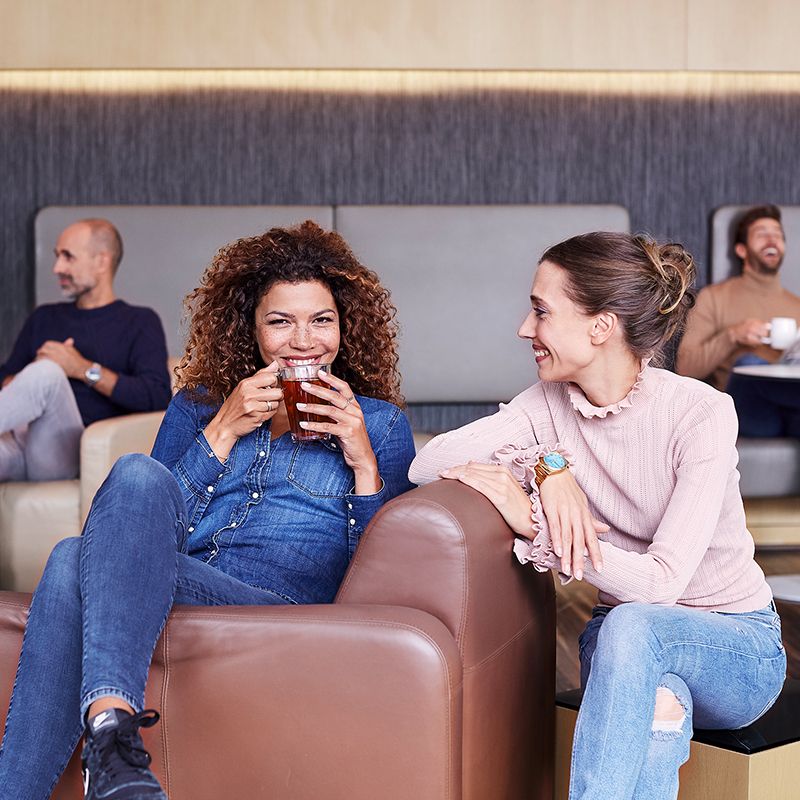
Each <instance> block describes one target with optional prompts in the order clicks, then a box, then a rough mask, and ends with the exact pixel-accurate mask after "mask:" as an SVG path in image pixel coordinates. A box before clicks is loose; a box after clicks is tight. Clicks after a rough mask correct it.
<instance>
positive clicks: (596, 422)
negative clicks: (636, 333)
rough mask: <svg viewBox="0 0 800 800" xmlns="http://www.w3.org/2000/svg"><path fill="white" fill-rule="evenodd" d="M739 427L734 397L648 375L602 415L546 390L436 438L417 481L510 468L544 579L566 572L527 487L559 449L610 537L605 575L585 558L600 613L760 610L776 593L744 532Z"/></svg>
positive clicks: (527, 551)
mask: <svg viewBox="0 0 800 800" xmlns="http://www.w3.org/2000/svg"><path fill="white" fill-rule="evenodd" d="M737 427H738V424H737V419H736V412H735V411H734V408H733V403H732V401H731V399H730V397H728V395H725V394H722V393H720V392H718V391H716V390H715V389H712V388H711V387H710V386H707V385H706V384H704V383H701V382H699V381H696V380H694V379H692V378H684V377H681V376H678V375H675V374H673V373H671V372H667V371H666V370H661V369H655V368H652V367H647V366H646V367H645V368H644V369H643V370H642V372H641V373H640V375H639V379H638V380H637V382H636V384H635V385H634V387H633V389H632V390H631V392H630V394H628V396H627V397H626V398H625V399H624V400H622V401H620V402H619V403H616V404H614V405H612V406H608V407H605V408H597V407H595V406H593V405H592V404H591V403H590V402H589V400H588V399H587V398H586V396H585V395H584V394H583V393H582V392H581V390H580V389H579V388H578V387H577V386H576V385H575V384H568V383H547V382H540V383H537V384H535V385H534V386H531V387H530V388H529V389H527V390H525V391H524V392H522V394H520V395H518V396H517V397H515V398H514V399H513V400H512V401H511V402H510V403H508V404H507V405H503V404H501V406H500V410H499V411H498V413H496V414H494V415H493V416H491V417H486V418H484V419H481V420H478V421H477V422H473V423H471V424H469V425H466V426H465V427H463V428H460V429H458V430H455V431H451V432H450V433H444V434H442V435H441V436H437V437H436V438H435V439H433V440H432V441H431V442H429V443H428V444H427V445H426V446H425V447H424V448H423V449H422V450H421V451H420V453H419V454H418V455H417V457H416V458H415V459H414V462H413V463H412V465H411V470H410V472H409V477H410V479H411V480H412V481H413V482H414V483H418V484H422V483H428V482H430V481H432V480H435V479H436V478H438V477H439V473H440V472H441V471H442V470H443V469H446V468H447V467H451V466H455V465H457V464H463V463H466V462H467V461H469V460H474V461H483V462H492V461H493V462H495V463H504V464H507V465H508V466H509V467H510V468H511V469H512V472H513V473H514V475H515V477H517V479H518V480H520V482H521V483H522V484H523V486H524V488H525V489H526V490H527V491H530V492H531V503H532V528H533V534H532V535H533V536H534V541H533V542H531V541H529V540H524V539H518V540H517V543H516V544H515V547H514V550H515V552H516V553H517V555H518V557H519V558H520V560H521V561H523V562H525V561H531V562H533V565H534V567H536V568H537V569H539V570H545V569H552V568H558V566H559V562H558V559H556V557H555V555H554V554H553V552H552V548H551V547H550V537H549V532H548V529H547V521H546V519H545V516H544V514H543V512H542V510H541V508H540V506H539V501H538V492H537V490H536V485H535V483H533V484H532V481H531V479H532V477H533V464H534V463H535V462H536V460H537V459H538V457H539V455H540V454H542V453H545V452H549V451H550V450H554V449H558V450H559V451H560V452H562V453H565V454H567V455H568V456H569V458H570V461H571V464H572V467H571V469H572V473H573V475H574V476H575V479H576V480H577V482H578V484H579V485H580V487H581V488H582V489H583V491H584V492H585V493H586V495H587V497H588V499H589V506H590V510H591V513H592V515H593V516H595V517H596V518H597V519H599V520H601V521H602V522H605V523H606V524H608V525H610V526H611V530H610V531H609V532H608V533H605V534H602V535H601V539H602V541H601V543H600V548H601V551H602V554H603V565H604V566H603V570H602V572H599V573H598V572H596V571H595V570H594V569H593V568H592V566H591V563H590V561H589V559H588V558H587V559H586V563H585V568H584V578H585V580H587V581H588V582H589V583H591V584H593V585H595V586H596V587H597V588H598V589H599V590H600V595H599V599H600V602H601V603H604V604H607V605H616V604H618V603H621V602H631V601H639V602H645V603H659V604H663V605H673V604H680V605H684V606H692V607H694V608H700V609H707V610H714V611H736V612H744V611H753V610H755V609H758V608H763V607H764V606H766V605H767V604H768V603H769V602H770V600H771V599H772V593H771V591H770V588H769V586H768V585H767V583H766V581H765V580H764V574H763V572H762V571H761V569H760V567H759V566H758V565H757V564H756V563H755V561H754V560H753V551H754V546H753V539H752V537H751V536H750V534H749V532H748V531H747V528H746V527H745V517H744V509H743V507H742V498H741V495H740V494H739V473H738V472H737V470H736V464H737V459H738V456H737V453H736V447H735V443H736V432H737ZM531 484H532V485H531ZM562 580H565V576H562Z"/></svg>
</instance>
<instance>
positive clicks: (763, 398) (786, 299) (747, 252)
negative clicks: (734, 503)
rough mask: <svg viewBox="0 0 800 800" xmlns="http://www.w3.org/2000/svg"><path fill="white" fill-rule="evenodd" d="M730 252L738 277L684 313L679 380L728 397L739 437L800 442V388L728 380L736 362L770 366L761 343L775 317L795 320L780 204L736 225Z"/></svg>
mask: <svg viewBox="0 0 800 800" xmlns="http://www.w3.org/2000/svg"><path fill="white" fill-rule="evenodd" d="M734 251H735V253H736V255H737V256H738V257H739V258H740V259H741V260H742V274H741V275H738V276H736V277H734V278H729V279H728V280H725V281H722V282H721V283H717V284H713V285H711V286H706V287H705V288H704V289H703V290H702V291H701V292H700V293H699V295H698V297H697V304H696V306H695V307H694V309H693V310H692V312H691V313H690V315H689V319H688V322H687V326H686V333H685V335H684V337H683V340H682V341H681V344H680V347H679V348H678V356H677V362H676V369H677V372H679V373H680V374H681V375H688V376H690V377H693V378H701V379H705V378H709V379H710V380H711V382H712V383H713V385H714V386H716V387H717V388H718V389H720V390H722V391H728V392H730V394H731V395H732V396H733V399H734V402H735V404H736V410H737V412H738V414H739V426H740V434H741V435H743V436H786V435H789V436H800V386H798V385H797V384H794V383H782V382H779V381H766V380H762V379H743V378H741V376H733V378H732V376H731V369H732V367H733V366H734V364H737V363H740V362H742V360H743V359H744V362H746V363H751V364H752V363H772V362H775V361H777V360H778V359H779V358H780V356H781V351H780V350H775V349H774V348H772V347H770V346H769V345H767V344H764V343H763V341H762V340H763V339H764V337H767V336H768V335H769V320H770V319H772V318H773V317H793V318H794V319H796V320H800V297H798V296H797V295H795V294H792V292H790V291H789V290H788V289H785V288H783V286H781V282H780V274H779V272H780V267H781V264H782V263H783V256H784V252H785V240H784V235H783V226H782V224H781V212H780V209H779V208H778V207H777V206H774V205H765V206H756V207H754V208H751V209H749V210H748V211H747V212H745V214H744V215H743V216H742V217H741V219H740V220H739V223H738V225H737V227H736V233H735V244H734Z"/></svg>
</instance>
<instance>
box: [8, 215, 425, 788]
mask: <svg viewBox="0 0 800 800" xmlns="http://www.w3.org/2000/svg"><path fill="white" fill-rule="evenodd" d="M187 306H188V309H189V311H190V313H191V325H190V330H189V338H188V345H187V351H186V354H185V356H184V357H183V360H182V361H181V364H180V367H179V370H178V373H179V391H178V393H177V394H176V396H175V397H174V398H173V400H172V403H171V404H170V406H169V408H168V409H167V413H166V416H165V418H164V422H163V423H162V426H161V429H160V430H159V434H158V438H157V439H156V443H155V446H154V448H153V454H152V458H149V457H147V456H141V455H130V456H124V457H123V458H121V459H120V460H119V461H118V462H117V463H116V464H115V466H114V468H113V469H112V471H111V474H110V475H109V477H108V479H107V480H106V482H105V483H104V484H103V486H102V487H101V488H100V490H99V491H98V493H97V495H96V497H95V500H94V503H93V504H92V509H91V511H90V513H89V516H88V518H87V520H86V524H85V526H84V530H83V535H82V536H81V537H79V538H72V539H65V540H64V541H62V542H60V543H59V544H58V545H57V546H56V547H55V548H54V550H53V553H52V554H51V556H50V559H49V561H48V563H47V567H46V568H45V571H44V575H43V576H42V580H41V582H40V583H39V586H38V588H37V590H36V592H35V594H34V597H33V602H32V605H31V612H30V617H29V621H28V625H27V629H26V633H25V639H24V643H23V648H22V653H21V655H20V661H19V667H18V670H17V680H16V683H15V687H14V692H13V698H12V703H11V706H10V708H9V713H8V717H7V721H6V731H5V735H4V739H3V746H2V750H0V787H2V789H1V790H0V794H2V796H3V797H9V798H11V797H13V798H15V800H45V798H48V797H49V796H50V792H51V790H52V788H53V786H54V785H55V783H56V781H57V779H58V776H59V775H60V774H61V772H62V771H63V769H64V767H65V765H66V764H67V761H68V760H69V757H70V755H71V753H72V751H73V750H74V748H75V746H76V744H77V743H78V741H79V739H80V738H81V736H82V735H83V734H85V736H86V742H85V745H84V748H83V757H82V763H83V770H84V781H85V785H86V789H85V792H86V794H85V796H86V797H87V798H92V799H93V800H99V799H100V798H103V799H104V800H105V799H106V798H108V800H139V799H140V798H142V799H144V798H158V799H161V800H166V795H165V794H164V792H163V789H162V788H161V786H160V785H159V783H158V781H157V779H156V778H155V776H154V775H153V773H152V772H151V770H150V769H149V762H150V757H149V755H148V754H147V753H146V751H145V750H144V747H143V745H142V740H141V738H140V736H139V732H138V730H139V728H140V727H149V726H151V725H153V724H154V723H155V722H156V721H157V719H158V714H157V713H156V712H155V711H143V710H142V709H143V703H144V688H145V683H146V680H147V674H148V670H149V666H150V659H151V658H152V654H153V650H154V648H155V644H156V641H157V639H158V637H159V635H160V633H161V629H162V627H163V625H164V623H165V622H166V619H167V616H168V614H169V611H170V609H171V608H172V606H173V605H174V604H176V603H184V604H190V605H269V604H281V603H327V602H330V601H332V600H333V598H334V595H335V593H336V590H337V588H338V586H339V583H340V581H341V579H342V577H343V575H344V572H345V569H346V567H347V564H348V562H349V560H350V558H351V557H352V555H353V552H354V550H355V547H356V545H357V543H358V540H359V538H360V536H361V533H362V532H363V530H364V528H365V527H366V526H367V524H368V523H369V521H370V519H371V518H372V516H373V515H374V514H375V512H376V511H377V510H378V508H379V507H380V506H381V505H382V504H383V503H385V502H386V501H387V500H390V499H391V498H392V497H395V496H396V495H398V494H400V493H401V492H404V491H406V490H407V489H410V488H411V484H410V483H409V482H408V478H407V472H408V467H409V464H410V462H411V460H412V458H413V456H414V445H413V439H412V436H411V431H410V428H409V425H408V422H407V421H406V418H405V416H404V415H403V413H402V412H401V411H400V408H399V407H398V406H399V404H400V403H401V402H402V398H401V397H400V392H399V376H398V373H397V369H396V363H397V355H396V350H395V336H396V328H395V324H394V322H393V317H394V308H393V306H392V305H391V303H390V301H389V296H388V293H387V292H386V290H385V289H383V288H382V287H381V285H380V283H379V281H378V278H377V276H376V275H375V273H373V272H371V271H370V270H368V269H366V268H365V267H364V266H362V265H361V264H360V263H359V262H358V261H357V260H356V258H355V257H354V255H353V254H352V252H351V251H350V249H349V248H348V246H347V245H346V244H345V242H344V241H343V239H342V238H341V237H340V236H338V235H337V234H335V233H329V232H325V231H323V230H322V229H321V228H320V227H319V226H317V225H316V224H314V223H313V222H305V223H303V224H302V225H300V226H297V227H295V228H288V229H282V228H273V229H272V230H270V231H268V232H267V233H265V234H264V235H262V236H256V237H253V238H250V239H241V240H239V241H237V242H234V243H233V244H230V245H228V246H227V247H225V248H223V249H222V250H221V251H220V252H219V253H218V254H217V257H216V258H215V260H214V262H213V263H212V264H211V266H210V267H209V269H208V270H207V272H206V274H205V275H204V277H203V280H202V283H201V285H200V287H199V288H198V289H196V290H195V291H194V292H193V293H192V294H191V295H189V297H188V298H187ZM311 363H314V364H325V365H326V366H328V367H329V368H328V369H327V370H325V371H322V372H321V373H320V375H321V376H323V380H324V381H325V383H326V386H325V387H317V386H314V385H312V384H307V385H306V386H307V390H308V392H309V394H313V395H315V396H316V397H318V398H320V400H321V401H322V402H321V403H319V404H316V403H313V404H312V403H309V404H307V405H306V407H305V409H304V410H306V411H307V412H309V413H311V414H317V415H320V416H323V417H324V418H325V421H322V422H315V423H308V424H307V425H306V426H305V427H306V428H307V429H308V430H313V431H318V432H321V433H326V434H330V435H331V436H330V438H328V439H326V440H319V441H312V442H300V441H294V440H293V438H292V437H291V436H290V435H289V423H288V418H287V414H286V407H285V405H284V403H283V394H282V391H281V388H280V385H279V381H278V376H277V372H278V370H279V369H280V368H282V367H289V366H293V365H299V364H311ZM323 403H325V404H323Z"/></svg>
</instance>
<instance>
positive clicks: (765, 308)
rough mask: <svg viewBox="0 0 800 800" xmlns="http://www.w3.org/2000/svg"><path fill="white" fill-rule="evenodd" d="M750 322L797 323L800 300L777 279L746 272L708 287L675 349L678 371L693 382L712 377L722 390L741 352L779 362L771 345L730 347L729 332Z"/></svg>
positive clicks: (702, 291) (731, 344) (693, 310)
mask: <svg viewBox="0 0 800 800" xmlns="http://www.w3.org/2000/svg"><path fill="white" fill-rule="evenodd" d="M751 317H752V318H754V319H760V320H763V321H764V322H769V321H770V320H771V319H772V318H773V317H793V318H794V319H796V320H797V321H798V323H800V297H798V296H797V295H796V294H792V293H791V292H790V291H789V290H788V289H784V288H783V287H782V286H781V283H780V278H779V276H777V275H759V274H756V273H754V272H752V271H750V270H748V271H747V272H745V273H744V274H742V275H740V276H737V277H736V278H729V279H728V280H727V281H723V282H722V283H715V284H713V285H711V286H706V287H705V289H702V290H701V291H700V294H698V296H697V304H696V305H695V307H694V308H693V309H692V311H691V312H690V314H689V320H688V322H687V325H686V333H685V334H684V336H683V339H682V340H681V344H680V347H679V348H678V359H677V362H676V365H675V366H676V369H677V371H678V372H679V373H680V374H681V375H688V376H689V377H691V378H701V379H702V378H707V377H709V376H712V380H713V383H714V386H716V387H717V389H720V390H721V391H724V390H725V387H726V386H727V385H728V378H729V377H730V374H731V367H732V366H733V363H734V361H736V359H738V358H740V357H741V356H742V355H744V354H745V353H754V354H755V355H757V356H760V357H761V358H763V359H765V360H766V361H769V362H773V361H777V360H778V358H779V357H780V351H778V350H773V349H772V348H771V347H770V346H769V345H761V346H759V347H756V348H751V347H742V346H741V345H737V344H733V343H732V342H731V340H730V337H729V336H728V328H730V327H731V326H732V325H736V324H737V323H739V322H742V321H743V320H745V319H748V318H751Z"/></svg>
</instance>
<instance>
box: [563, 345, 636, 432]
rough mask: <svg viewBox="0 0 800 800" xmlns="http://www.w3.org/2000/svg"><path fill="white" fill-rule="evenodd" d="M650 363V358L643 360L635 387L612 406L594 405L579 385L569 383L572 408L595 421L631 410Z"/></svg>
mask: <svg viewBox="0 0 800 800" xmlns="http://www.w3.org/2000/svg"><path fill="white" fill-rule="evenodd" d="M649 363H650V359H649V358H645V359H643V360H642V365H641V367H640V369H639V374H638V375H637V376H636V380H635V381H634V383H633V386H631V389H630V391H629V392H628V394H626V395H625V397H623V398H622V400H619V401H618V402H616V403H612V404H611V405H610V406H595V405H593V404H592V403H591V401H590V400H589V398H588V397H587V396H586V395H585V394H584V393H583V390H582V389H581V387H580V386H578V384H577V383H568V384H567V394H568V395H569V401H570V403H571V404H572V407H573V408H574V409H575V410H576V411H577V412H578V413H579V414H580V415H581V416H582V417H585V418H586V419H593V418H595V417H599V418H600V419H605V418H606V417H607V416H608V415H609V414H619V413H620V411H622V409H623V408H630V407H631V406H632V405H634V402H635V398H636V395H637V394H639V392H640V391H641V387H642V383H643V382H644V379H645V377H646V373H647V369H648V364H649Z"/></svg>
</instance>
